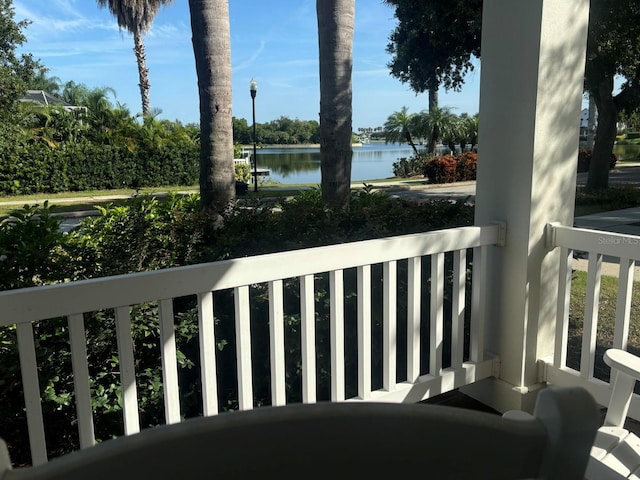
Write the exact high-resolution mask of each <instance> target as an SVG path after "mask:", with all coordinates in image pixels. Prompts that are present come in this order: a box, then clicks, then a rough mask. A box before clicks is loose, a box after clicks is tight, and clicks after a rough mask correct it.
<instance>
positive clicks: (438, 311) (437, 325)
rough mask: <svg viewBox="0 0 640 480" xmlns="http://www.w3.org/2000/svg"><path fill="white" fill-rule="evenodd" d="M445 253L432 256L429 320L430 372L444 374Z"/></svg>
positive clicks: (437, 375) (434, 374)
mask: <svg viewBox="0 0 640 480" xmlns="http://www.w3.org/2000/svg"><path fill="white" fill-rule="evenodd" d="M443 304H444V253H437V254H434V255H432V256H431V319H430V322H429V332H430V335H429V373H430V374H431V375H433V376H434V377H439V376H440V375H441V374H442V351H443V348H442V347H443V345H442V344H443V329H444V315H443Z"/></svg>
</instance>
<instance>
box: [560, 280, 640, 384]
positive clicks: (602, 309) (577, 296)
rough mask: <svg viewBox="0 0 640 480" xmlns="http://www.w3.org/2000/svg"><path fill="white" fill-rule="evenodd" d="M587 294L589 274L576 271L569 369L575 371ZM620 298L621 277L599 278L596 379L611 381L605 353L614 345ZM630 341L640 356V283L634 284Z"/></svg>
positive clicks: (631, 349) (572, 287) (571, 313)
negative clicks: (619, 278) (604, 359)
mask: <svg viewBox="0 0 640 480" xmlns="http://www.w3.org/2000/svg"><path fill="white" fill-rule="evenodd" d="M586 291H587V272H582V271H575V272H574V273H573V279H572V282H571V306H570V313H569V349H568V352H567V363H568V365H569V366H570V367H572V368H576V369H577V368H579V365H580V351H581V342H582V333H583V325H584V313H585V301H586V298H585V296H586ZM617 298H618V278H617V277H610V276H602V277H601V279H600V297H599V306H598V327H597V332H596V365H595V377H596V378H599V379H602V380H608V378H609V368H608V367H607V366H606V365H605V364H604V362H603V361H602V354H603V353H604V351H605V350H606V349H607V348H610V347H611V346H612V345H613V336H614V332H615V319H616V304H617ZM628 342H629V343H628V349H629V351H631V352H633V353H636V354H638V353H640V281H636V282H634V284H633V290H632V298H631V318H630V320H629V340H628Z"/></svg>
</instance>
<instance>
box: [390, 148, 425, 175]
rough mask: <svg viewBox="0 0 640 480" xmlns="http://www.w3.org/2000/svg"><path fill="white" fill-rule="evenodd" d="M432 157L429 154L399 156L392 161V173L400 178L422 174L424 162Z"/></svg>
mask: <svg viewBox="0 0 640 480" xmlns="http://www.w3.org/2000/svg"><path fill="white" fill-rule="evenodd" d="M432 158H433V155H431V154H426V153H424V154H419V155H413V156H411V157H409V158H408V159H407V158H400V159H399V160H398V161H397V162H394V163H393V175H394V176H396V177H400V178H409V177H415V176H418V175H423V174H424V167H425V165H426V163H427V162H428V161H429V160H430V159H432Z"/></svg>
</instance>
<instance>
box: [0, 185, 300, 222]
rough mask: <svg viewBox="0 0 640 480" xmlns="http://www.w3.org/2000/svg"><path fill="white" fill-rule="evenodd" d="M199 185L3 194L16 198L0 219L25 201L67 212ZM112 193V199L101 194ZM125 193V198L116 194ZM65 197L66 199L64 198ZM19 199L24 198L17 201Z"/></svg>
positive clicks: (263, 192) (262, 190) (263, 189)
mask: <svg viewBox="0 0 640 480" xmlns="http://www.w3.org/2000/svg"><path fill="white" fill-rule="evenodd" d="M198 188H199V187H198V185H191V186H184V187H175V186H172V187H149V188H141V189H139V190H138V191H135V190H133V189H116V190H90V191H84V192H63V193H51V194H44V193H43V194H36V195H16V196H10V197H0V202H12V205H3V204H0V220H1V219H3V218H6V217H8V216H9V215H11V214H12V213H13V212H16V211H19V210H22V207H23V205H25V204H30V205H33V204H35V203H38V204H40V205H42V204H43V203H44V202H45V201H47V200H48V201H49V205H50V206H51V211H52V212H54V213H64V212H76V211H84V210H95V207H96V205H101V206H106V205H109V204H113V205H122V204H125V203H127V202H128V201H129V199H131V198H132V197H134V196H135V195H136V194H151V195H157V196H158V197H159V198H160V199H162V197H166V196H167V194H169V193H177V192H197V191H198ZM302 188H304V187H301V186H295V185H283V186H281V187H279V188H273V186H271V187H270V186H259V187H258V192H257V193H256V192H254V191H253V187H252V186H250V188H249V191H248V192H247V194H246V195H243V196H241V197H238V198H244V199H253V198H265V197H269V198H272V197H287V196H292V195H296V194H297V193H298V192H300V190H301V189H302ZM105 196H108V197H112V198H109V199H105V198H101V197H105ZM113 197H123V198H113ZM62 199H64V201H63V200H62ZM15 202H24V203H18V204H14V203H15Z"/></svg>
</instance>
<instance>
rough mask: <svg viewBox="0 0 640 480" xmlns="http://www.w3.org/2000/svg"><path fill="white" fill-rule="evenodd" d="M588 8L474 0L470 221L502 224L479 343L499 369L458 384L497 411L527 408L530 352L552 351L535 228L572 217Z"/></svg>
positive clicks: (569, 1)
mask: <svg viewBox="0 0 640 480" xmlns="http://www.w3.org/2000/svg"><path fill="white" fill-rule="evenodd" d="M588 14H589V0H485V2H484V11H483V25H482V73H481V82H480V131H479V143H478V145H479V159H478V177H477V186H476V224H478V225H486V224H489V223H492V222H496V221H501V222H502V221H504V222H506V223H507V240H506V246H504V247H500V248H495V249H493V251H491V252H490V255H489V259H488V260H489V270H490V271H489V279H488V280H489V282H490V285H491V289H492V294H491V295H492V297H491V299H490V301H489V302H488V304H489V307H490V308H491V309H492V310H491V311H490V312H489V315H488V317H487V318H488V322H487V323H488V329H487V332H486V337H485V338H486V340H485V341H486V348H487V350H488V351H492V352H495V353H496V354H498V355H499V356H500V360H501V362H500V364H501V369H500V370H501V371H500V378H499V379H497V380H491V381H488V382H485V383H484V384H479V385H476V386H472V388H470V389H468V390H466V391H467V393H470V394H471V395H473V396H475V397H476V398H479V399H480V400H482V401H484V402H485V403H488V404H490V405H493V406H494V408H497V409H498V410H501V411H504V410H507V409H512V408H518V409H520V408H522V409H525V410H530V409H531V408H532V406H533V402H534V401H535V398H534V397H535V395H528V394H529V393H533V392H534V391H535V390H536V389H538V388H539V387H540V385H538V383H537V381H538V380H537V372H536V359H537V358H538V357H539V356H544V355H547V354H551V353H552V352H553V336H554V325H555V311H556V302H555V299H556V298H557V286H558V259H557V258H556V256H557V252H555V253H549V252H547V250H545V244H544V226H545V224H546V223H548V222H561V223H563V224H565V225H571V224H572V222H573V204H574V198H575V187H576V162H577V155H578V138H579V129H580V110H581V101H582V86H583V76H584V60H585V51H586V40H587V25H588ZM496 186H498V187H496Z"/></svg>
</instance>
